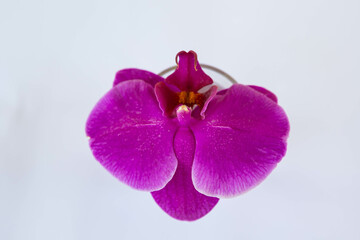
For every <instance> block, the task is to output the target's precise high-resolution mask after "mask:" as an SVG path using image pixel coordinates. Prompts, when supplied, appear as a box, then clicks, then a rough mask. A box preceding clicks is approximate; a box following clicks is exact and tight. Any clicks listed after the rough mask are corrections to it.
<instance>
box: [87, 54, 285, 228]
mask: <svg viewBox="0 0 360 240" xmlns="http://www.w3.org/2000/svg"><path fill="white" fill-rule="evenodd" d="M176 59H179V62H178V67H177V69H176V70H175V72H174V73H173V74H171V75H170V76H168V77H167V78H166V79H163V78H162V77H161V76H159V75H156V74H153V73H151V72H147V71H144V70H139V69H124V70H121V71H119V72H118V73H117V74H116V77H115V81H114V85H113V88H112V89H111V90H110V91H109V92H108V93H107V94H105V96H104V97H103V98H102V99H101V100H100V101H99V102H98V103H97V104H96V106H95V108H94V109H93V110H92V112H91V114H90V116H89V119H88V121H87V123H86V133H87V136H88V137H89V143H90V147H91V150H92V152H93V154H94V156H95V158H96V159H97V160H98V161H99V162H100V163H101V165H103V166H104V167H105V168H106V169H107V170H108V171H109V172H110V173H111V174H113V175H114V176H115V177H116V178H118V179H119V180H120V181H122V182H124V183H125V184H127V185H129V186H130V187H133V188H135V189H138V190H144V191H149V192H151V194H152V196H153V198H154V199H155V201H156V203H157V204H158V205H159V206H160V207H161V208H162V209H163V210H164V211H165V212H166V213H167V214H169V215H170V216H172V217H174V218H176V219H179V220H187V221H193V220H196V219H199V218H201V217H203V216H204V215H206V214H207V213H208V212H210V211H211V209H212V208H213V207H214V206H215V205H216V204H217V202H218V201H219V198H221V197H222V198H227V197H234V196H237V195H239V194H241V193H243V192H245V191H247V190H249V189H251V188H253V187H254V186H256V185H257V184H259V183H260V182H261V181H262V180H264V179H265V177H266V176H268V175H269V174H270V172H271V171H272V170H273V169H274V168H275V166H276V165H277V163H278V162H279V161H280V160H281V159H282V157H284V155H285V152H286V140H287V137H288V133H289V122H288V119H287V116H286V114H285V112H284V110H283V109H282V108H281V107H280V106H279V105H278V104H277V98H276V96H275V95H274V94H273V93H271V92H270V91H268V90H266V89H264V88H261V87H257V86H246V85H241V84H234V85H233V86H231V87H230V88H228V89H225V90H222V91H219V92H217V87H216V86H209V85H211V84H212V83H213V81H212V79H211V78H210V77H209V76H208V75H206V74H205V73H204V72H203V70H202V69H201V66H200V64H199V63H198V61H197V56H196V53H195V52H193V51H190V52H188V53H187V52H184V51H182V52H180V53H178V55H177V58H176ZM204 87H207V89H208V90H207V91H202V89H203V88H204Z"/></svg>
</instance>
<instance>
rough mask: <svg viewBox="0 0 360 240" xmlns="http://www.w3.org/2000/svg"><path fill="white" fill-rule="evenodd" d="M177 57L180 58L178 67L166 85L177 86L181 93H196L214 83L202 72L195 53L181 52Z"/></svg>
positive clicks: (166, 80)
mask: <svg viewBox="0 0 360 240" xmlns="http://www.w3.org/2000/svg"><path fill="white" fill-rule="evenodd" d="M177 57H179V63H178V67H177V69H176V70H175V72H174V73H173V74H171V75H169V76H168V77H167V78H166V79H165V82H166V83H168V84H172V85H175V86H176V87H178V88H179V89H180V90H181V91H194V92H197V91H198V90H199V89H201V88H202V87H205V86H207V85H210V84H212V83H213V80H212V79H211V78H210V77H209V76H208V75H206V74H205V73H204V71H203V70H202V68H201V66H200V64H199V62H198V61H197V55H196V53H195V52H194V51H189V52H188V53H187V52H185V51H181V52H179V53H178V54H177Z"/></svg>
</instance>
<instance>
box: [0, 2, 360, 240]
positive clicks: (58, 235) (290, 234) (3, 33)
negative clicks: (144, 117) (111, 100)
mask: <svg viewBox="0 0 360 240" xmlns="http://www.w3.org/2000/svg"><path fill="white" fill-rule="evenodd" d="M359 23H360V2H359V1H357V0H353V1H351V0H342V1H340V0H339V1H325V0H303V1H288V0H283V1H280V0H276V1H266V0H254V1H223V2H221V1H134V0H133V1H121V0H113V1H91V0H87V1H70V0H63V1H60V0H59V1H45V0H32V1H25V0H14V1H10V0H9V1H4V0H1V3H0V149H1V151H0V159H1V161H0V239H4V240H7V239H21V240H23V239H86V240H89V239H122V240H123V239H276V240H281V239H360V230H359V226H360V220H359V218H360V217H359V216H360V207H359V203H360V194H359V189H360V174H359V170H360V163H359V161H360V156H359V155H360V154H359V147H360V146H359V145H360V144H359V143H360V141H359V135H360V127H359V123H360V94H359V91H360V83H359V82H360V72H359V67H360V33H359V32H360V30H359V29H360V27H359V25H360V24H359ZM191 49H192V50H195V51H196V52H197V53H198V56H199V61H200V62H202V63H207V64H211V65H214V66H217V67H219V68H221V69H223V70H225V71H226V72H228V73H229V74H230V75H232V76H233V77H235V78H236V79H237V81H238V82H241V83H245V84H254V85H260V86H264V87H266V88H268V89H270V90H271V91H273V92H274V93H276V94H277V96H278V98H279V103H280V105H281V106H283V107H284V109H285V110H286V112H287V114H288V116H289V119H290V124H291V132H290V138H289V145H288V152H287V155H286V157H285V158H284V159H283V161H282V162H281V163H280V164H279V166H278V167H277V168H276V169H275V170H274V172H273V173H272V174H271V175H270V176H269V177H268V178H267V179H266V180H265V181H264V182H263V183H262V184H261V185H260V186H258V187H257V188H255V189H253V190H252V191H250V192H248V193H246V194H244V195H241V196H239V197H237V198H233V199H224V200H221V201H220V202H219V204H218V205H217V206H216V207H215V209H214V210H213V211H212V212H210V214H208V215H207V216H205V217H204V218H202V219H200V220H198V221H196V222H191V223H189V222H181V221H177V220H174V219H172V218H170V217H169V216H168V215H167V214H165V213H164V212H163V211H162V210H161V209H160V208H159V207H158V206H157V205H156V204H155V202H154V201H153V200H152V198H151V196H150V194H149V193H146V192H139V191H136V190H133V189H131V188H129V187H127V186H125V185H124V184H122V183H120V182H119V181H117V180H116V179H115V178H114V177H112V176H111V175H110V174H109V173H108V172H107V171H106V170H104V169H103V168H102V167H101V166H100V164H98V162H97V161H96V160H95V159H94V157H93V156H92V154H91V152H90V149H89V147H88V143H87V140H86V137H85V131H84V128H85V121H86V119H87V116H88V114H89V112H90V110H91V109H92V107H93V106H94V104H95V103H96V102H97V101H98V100H99V99H100V97H101V96H102V95H103V94H104V93H105V92H106V91H107V90H109V89H110V87H111V85H112V81H113V78H114V74H115V72H116V71H117V70H119V69H122V68H126V67H137V68H142V69H147V70H150V71H153V72H155V73H157V72H160V71H161V70H163V69H164V68H166V67H168V66H171V65H173V64H174V57H175V55H176V53H177V52H178V51H180V50H191ZM210 75H211V73H210ZM211 76H214V75H211ZM214 80H215V81H218V79H217V77H216V76H215V77H214Z"/></svg>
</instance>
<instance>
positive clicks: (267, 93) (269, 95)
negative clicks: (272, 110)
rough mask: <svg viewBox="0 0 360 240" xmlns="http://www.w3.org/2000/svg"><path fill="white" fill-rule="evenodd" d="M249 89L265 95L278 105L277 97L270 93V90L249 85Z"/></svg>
mask: <svg viewBox="0 0 360 240" xmlns="http://www.w3.org/2000/svg"><path fill="white" fill-rule="evenodd" d="M248 86H249V87H251V88H252V89H255V90H256V91H258V92H261V93H262V94H264V95H265V96H267V97H268V98H270V99H271V100H273V101H274V102H276V103H277V97H276V95H275V94H274V93H272V92H270V91H269V90H267V89H265V88H263V87H259V86H254V85H248Z"/></svg>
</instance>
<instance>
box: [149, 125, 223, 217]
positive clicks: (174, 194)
mask: <svg viewBox="0 0 360 240" xmlns="http://www.w3.org/2000/svg"><path fill="white" fill-rule="evenodd" d="M174 149H175V154H176V157H177V159H178V167H177V169H176V173H175V175H174V177H173V178H172V179H171V181H170V182H169V183H168V184H167V185H166V186H165V187H164V188H163V189H161V190H159V191H155V192H152V193H151V194H152V196H153V198H154V200H155V201H156V203H157V204H158V205H159V206H160V207H161V208H162V209H163V210H164V211H165V212H166V213H167V214H169V215H170V216H172V217H174V218H176V219H179V220H186V221H194V220H196V219H199V218H201V217H203V216H204V215H206V214H207V213H208V212H210V211H211V209H212V208H213V207H214V206H215V205H216V204H217V202H218V201H219V199H218V198H214V197H208V196H205V195H203V194H201V193H199V192H198V191H196V190H195V188H194V186H193V184H192V180H191V166H192V163H193V157H194V151H195V139H194V136H193V134H192V132H191V131H190V129H189V128H187V127H182V128H180V129H179V130H178V131H177V133H176V135H175V139H174Z"/></svg>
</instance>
